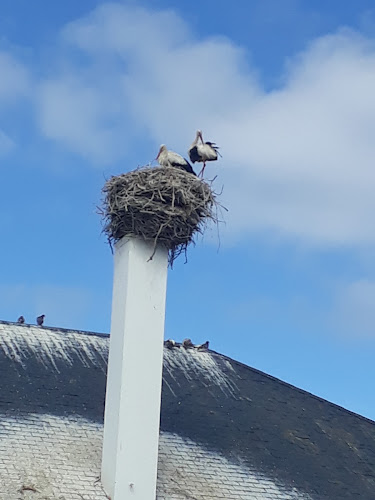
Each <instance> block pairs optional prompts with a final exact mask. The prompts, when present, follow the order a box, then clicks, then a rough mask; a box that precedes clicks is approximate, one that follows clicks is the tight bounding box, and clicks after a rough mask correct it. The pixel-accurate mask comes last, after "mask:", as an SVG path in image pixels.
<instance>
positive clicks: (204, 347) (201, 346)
mask: <svg viewBox="0 0 375 500" xmlns="http://www.w3.org/2000/svg"><path fill="white" fill-rule="evenodd" d="M209 345H210V343H209V341H208V340H206V342H205V343H204V344H200V345H196V346H195V347H196V348H197V349H198V351H205V350H207V349H208V347H209Z"/></svg>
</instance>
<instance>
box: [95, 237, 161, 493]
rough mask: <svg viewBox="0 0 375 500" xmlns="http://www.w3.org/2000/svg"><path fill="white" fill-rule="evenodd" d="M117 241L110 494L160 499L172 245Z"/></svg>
mask: <svg viewBox="0 0 375 500" xmlns="http://www.w3.org/2000/svg"><path fill="white" fill-rule="evenodd" d="M152 252H153V243H152V242H146V241H144V240H142V239H139V238H135V237H124V238H122V239H121V240H120V241H119V242H118V243H116V245H115V255H114V277H113V299H112V318H111V335H110V350H109V361H108V375H107V391H106V403H105V416H104V438H103V455H102V484H103V487H104V489H105V491H106V493H107V494H108V495H109V497H110V498H111V500H128V499H134V500H135V499H138V500H155V497H156V476H157V461H158V444H159V427H160V402H161V383H162V368H163V339H164V318H165V299H166V287H167V270H168V250H167V249H166V248H164V247H163V246H160V245H159V246H158V247H157V249H156V252H155V255H154V256H153V258H152V260H149V259H150V256H151V254H152Z"/></svg>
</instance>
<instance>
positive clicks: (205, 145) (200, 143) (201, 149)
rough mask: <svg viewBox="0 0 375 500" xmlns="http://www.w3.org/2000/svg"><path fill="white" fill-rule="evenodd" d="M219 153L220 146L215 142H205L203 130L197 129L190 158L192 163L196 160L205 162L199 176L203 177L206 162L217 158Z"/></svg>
mask: <svg viewBox="0 0 375 500" xmlns="http://www.w3.org/2000/svg"><path fill="white" fill-rule="evenodd" d="M218 155H220V153H219V148H218V146H216V144H215V143H214V142H209V141H207V142H204V140H203V135H202V131H201V130H197V133H196V136H195V139H194V141H193V143H192V145H191V146H190V149H189V158H190V161H191V162H192V163H195V162H196V161H197V162H200V163H203V167H202V170H201V171H200V172H199V174H198V176H199V177H203V173H204V169H205V168H206V162H208V161H215V160H217V157H218Z"/></svg>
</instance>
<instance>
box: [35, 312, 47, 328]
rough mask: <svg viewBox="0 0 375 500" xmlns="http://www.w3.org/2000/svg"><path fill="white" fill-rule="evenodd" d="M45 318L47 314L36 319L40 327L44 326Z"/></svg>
mask: <svg viewBox="0 0 375 500" xmlns="http://www.w3.org/2000/svg"><path fill="white" fill-rule="evenodd" d="M44 317H45V314H42V315H41V316H38V317H37V318H36V322H37V324H38V325H39V326H42V325H43V322H44Z"/></svg>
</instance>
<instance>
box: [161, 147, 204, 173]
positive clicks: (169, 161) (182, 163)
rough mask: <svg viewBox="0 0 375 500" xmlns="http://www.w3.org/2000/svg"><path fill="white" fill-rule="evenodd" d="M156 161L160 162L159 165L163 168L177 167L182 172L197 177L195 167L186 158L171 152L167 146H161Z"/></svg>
mask: <svg viewBox="0 0 375 500" xmlns="http://www.w3.org/2000/svg"><path fill="white" fill-rule="evenodd" d="M156 160H158V163H159V165H160V166H162V167H176V168H179V169H180V170H185V172H188V173H189V174H193V175H197V174H196V173H195V172H194V170H193V167H192V166H191V165H190V163H189V162H188V161H187V160H186V159H185V158H183V157H182V156H180V155H179V154H177V153H175V152H174V151H169V150H168V149H167V146H166V145H165V144H162V145H161V146H160V149H159V153H158V155H157V157H156Z"/></svg>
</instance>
